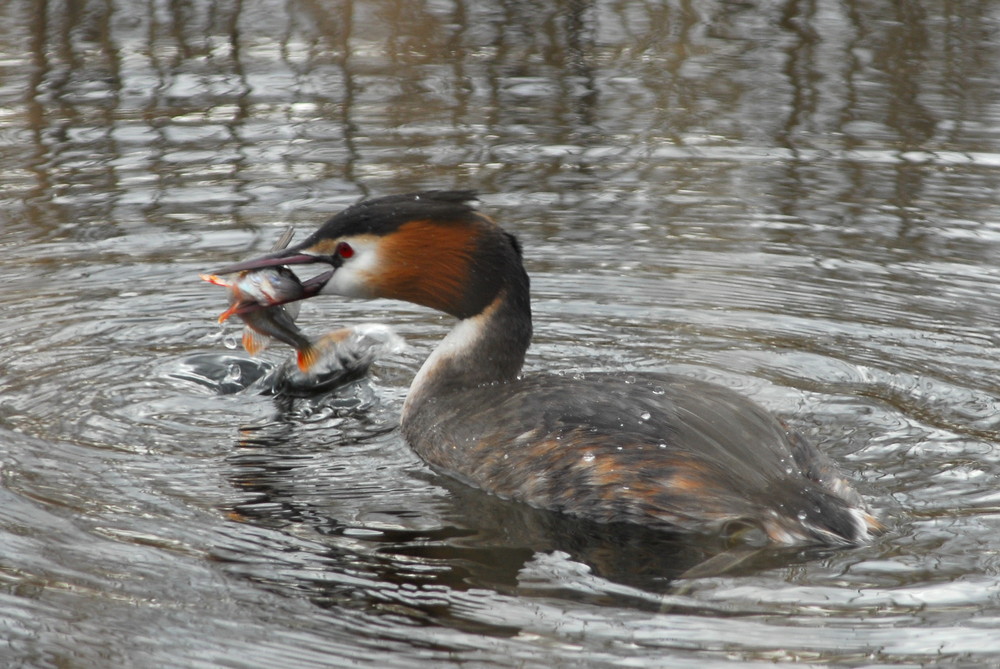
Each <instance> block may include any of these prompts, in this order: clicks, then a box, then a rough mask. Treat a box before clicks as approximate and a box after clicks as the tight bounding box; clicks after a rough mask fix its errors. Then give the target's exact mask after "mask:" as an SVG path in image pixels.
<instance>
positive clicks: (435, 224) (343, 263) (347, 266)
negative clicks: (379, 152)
mask: <svg viewBox="0 0 1000 669" xmlns="http://www.w3.org/2000/svg"><path fill="white" fill-rule="evenodd" d="M475 199H476V197H475V193H474V192H472V191H428V192H423V193H412V194H408V195H394V196H389V197H383V198H378V199H374V200H367V201H364V202H361V203H359V204H356V205H354V206H352V207H350V208H348V209H346V210H344V211H342V212H340V213H339V214H337V215H336V216H334V217H333V218H331V219H330V220H328V221H327V222H326V223H325V224H324V225H323V226H322V227H320V228H319V229H318V230H317V231H316V232H314V233H313V234H311V235H310V236H309V237H308V238H306V239H305V240H304V241H303V242H301V243H300V244H297V245H295V246H292V247H290V248H288V249H286V250H284V251H280V252H277V253H272V254H269V255H266V256H263V257H261V258H257V259H254V260H249V261H246V262H242V263H238V264H235V265H230V266H228V267H224V268H222V269H221V270H219V271H218V272H217V273H230V272H239V271H243V270H248V269H258V268H262V267H270V266H276V265H300V264H308V263H321V264H326V265H329V266H330V268H331V269H330V270H329V271H326V272H323V273H322V274H320V275H318V276H316V277H313V278H312V279H308V280H306V281H304V282H303V286H304V289H305V290H304V294H302V295H301V296H300V297H299V298H297V299H302V298H306V297H313V296H315V295H343V296H346V297H360V298H376V297H384V298H391V299H398V300H404V301H407V302H413V303H416V304H420V305H423V306H427V307H431V308H433V309H437V310H438V311H443V312H445V313H448V314H451V315H453V316H455V317H457V318H460V319H465V318H470V317H472V316H475V315H477V314H479V313H481V312H482V311H483V310H484V309H486V308H487V307H488V306H489V305H490V304H491V303H492V302H494V300H495V299H496V298H497V297H498V295H500V294H501V292H503V291H505V290H506V291H510V292H515V293H524V295H525V299H526V295H527V286H528V278H527V274H526V273H525V272H524V269H523V267H522V265H521V247H520V245H519V244H518V242H517V240H516V239H515V238H514V236H513V235H510V234H508V233H505V232H504V231H503V230H502V229H501V228H500V227H499V226H498V225H497V224H496V223H494V222H493V221H492V220H491V219H489V218H488V217H486V216H484V215H483V214H480V213H479V212H478V211H476V210H475V209H473V208H472V206H471V205H470V202H472V201H474V200H475Z"/></svg>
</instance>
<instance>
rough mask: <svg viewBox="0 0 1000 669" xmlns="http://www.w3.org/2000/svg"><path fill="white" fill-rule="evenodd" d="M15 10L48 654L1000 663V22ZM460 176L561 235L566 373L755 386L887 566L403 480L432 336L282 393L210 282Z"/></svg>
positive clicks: (18, 352)
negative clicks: (846, 475)
mask: <svg viewBox="0 0 1000 669" xmlns="http://www.w3.org/2000/svg"><path fill="white" fill-rule="evenodd" d="M0 20H2V24H3V25H4V26H6V27H7V28H8V29H7V30H6V31H0V75H2V76H0V144H2V149H0V151H2V154H3V157H4V175H3V179H2V183H0V202H2V203H3V205H4V206H3V207H0V224H2V226H3V230H4V236H3V242H2V243H3V246H4V250H5V251H6V254H5V259H6V262H5V263H4V264H3V265H2V266H0V277H2V278H3V279H4V286H5V288H4V290H3V291H2V292H0V304H3V312H4V314H5V316H7V317H6V318H4V319H2V320H0V344H2V345H0V389H2V392H0V441H2V442H3V444H4V447H3V449H2V451H3V452H2V454H0V484H2V485H0V498H2V500H0V501H2V504H0V544H2V545H3V546H4V547H5V550H4V551H2V553H3V554H2V555H0V612H2V615H0V629H2V630H3V635H4V638H5V639H9V640H10V641H9V649H10V652H11V653H13V655H14V657H15V660H19V661H21V662H22V663H24V664H29V665H32V666H50V665H54V664H64V665H73V666H107V665H109V664H118V665H122V666H130V665H140V666H207V665H210V664H214V665H219V664H229V665H232V664H234V663H235V664H238V665H239V666H278V665H281V666H287V665H289V664H299V665H302V666H307V665H309V664H312V665H315V666H321V665H322V664H324V663H327V664H329V663H331V662H334V663H335V662H337V661H341V662H343V663H346V662H347V661H349V660H353V659H356V658H358V657H370V658H371V662H372V663H373V664H377V665H378V666H385V667H395V666H398V667H404V666H405V667H412V666H414V665H421V664H423V665H425V666H441V665H442V664H445V663H448V662H456V661H459V662H467V663H472V664H476V663H478V664H481V665H483V666H507V665H516V664H521V665H524V666H540V665H552V664H558V663H570V662H578V663H590V664H598V665H599V664H601V663H603V664H604V665H607V666H617V665H621V664H629V663H632V664H642V663H656V662H662V661H664V658H668V661H670V662H671V663H672V664H677V665H679V666H682V665H683V664H685V663H688V664H691V665H693V666H699V667H701V666H706V665H707V664H711V663H713V662H714V663H720V664H721V663H723V662H727V661H730V660H732V659H736V660H738V661H744V662H753V661H756V660H765V661H768V662H771V661H774V660H788V661H795V660H803V661H813V662H819V663H828V662H840V663H848V664H905V663H909V664H926V663H928V662H934V663H942V662H949V661H950V662H955V663H962V662H964V663H971V664H977V665H981V664H991V663H995V662H994V660H995V658H997V657H1000V647H998V644H997V638H998V637H997V634H996V627H997V625H996V617H997V610H996V601H997V595H998V590H1000V586H998V582H997V578H996V574H997V573H998V563H997V559H996V555H998V554H1000V549H998V546H997V540H996V537H997V536H1000V534H998V532H997V530H998V523H997V519H998V517H1000V516H998V515H997V508H998V506H997V495H996V493H995V489H996V481H997V480H1000V460H998V458H997V450H996V443H997V441H998V440H997V435H998V429H1000V428H998V425H997V418H996V416H997V415H998V412H997V407H998V406H1000V395H998V393H997V389H996V379H997V378H998V377H1000V363H998V362H997V360H996V355H995V348H996V337H995V335H994V333H995V329H996V320H997V309H996V295H998V294H1000V275H998V274H997V272H996V269H995V265H996V261H995V259H996V257H997V246H998V244H1000V223H998V221H997V217H996V215H995V213H994V212H995V211H997V210H998V209H997V205H998V204H1000V202H998V195H997V193H998V192H1000V188H998V185H1000V184H998V173H1000V172H998V167H1000V133H998V130H997V129H998V128H1000V123H998V119H1000V107H998V105H997V99H996V91H995V88H996V86H995V82H996V81H997V80H998V79H1000V76H998V74H1000V73H998V71H997V70H998V64H1000V53H998V49H1000V42H998V40H997V39H996V37H995V36H996V34H997V28H998V27H1000V14H998V12H997V9H996V7H995V5H994V3H989V2H959V1H958V0H942V1H940V2H926V1H915V2H892V3H870V2H861V1H860V0H844V1H842V2H839V3H816V2H801V1H797V0H788V1H782V2H742V3H733V2H722V1H719V2H688V1H685V0H676V1H672V2H653V1H648V2H643V1H640V0H636V1H630V2H607V1H604V0H594V1H584V0H556V1H555V2H548V3H541V2H522V1H506V2H499V3H498V2H485V1H482V0H454V1H451V2H436V3H424V2H416V1H406V0H385V1H375V2H351V1H349V0H338V1H332V0H311V1H310V0H292V1H289V2H285V1H282V2H275V1H274V0H241V1H240V2H212V1H210V0H172V1H169V2H168V1H165V0H143V1H141V2H132V1H127V0H111V1H107V0H78V1H73V2H70V1H65V0H10V1H8V2H4V3H0ZM453 187H458V188H467V187H472V188H477V189H479V190H480V191H481V192H482V193H483V194H484V200H485V204H486V206H487V208H488V209H489V211H490V212H491V213H493V214H496V215H497V216H498V217H500V218H501V220H502V221H503V222H504V224H505V225H507V226H508V227H509V228H510V229H512V230H513V231H515V232H517V233H518V235H519V236H520V237H521V238H522V240H523V242H524V244H525V247H526V249H527V252H528V255H527V260H528V264H529V271H530V272H531V274H532V277H533V289H534V295H535V311H536V314H537V323H536V330H537V337H536V344H535V347H534V349H533V353H532V354H531V357H530V358H529V362H528V368H529V371H538V370H541V369H564V370H577V369H622V368H625V369H663V368H664V367H667V366H674V367H676V368H679V369H680V371H684V372H685V373H690V374H692V375H694V376H698V377H701V378H707V379H711V380H715V381H719V382H722V383H724V384H726V385H729V386H731V387H734V388H738V389H740V390H741V391H742V392H745V393H747V394H750V395H752V396H753V397H754V398H756V399H758V400H760V401H761V402H763V403H764V404H766V405H767V406H768V407H770V408H772V409H774V410H775V411H777V412H778V413H780V414H782V415H783V416H787V417H788V418H789V420H790V421H792V422H793V423H794V424H795V425H796V427H799V428H801V429H802V430H803V431H805V432H806V433H807V434H808V435H809V436H810V437H812V438H813V439H815V440H816V441H818V442H820V443H821V444H822V445H823V446H824V447H825V448H826V449H827V450H829V451H830V452H831V453H832V454H833V455H834V456H835V458H836V459H837V460H839V461H841V462H842V463H843V464H844V465H845V467H846V468H847V469H848V470H850V471H851V472H853V473H854V474H855V476H856V477H857V478H859V479H860V480H861V482H862V484H863V486H864V490H865V492H866V494H868V496H869V498H870V499H871V500H872V501H873V503H874V504H875V506H877V507H878V508H879V509H880V510H881V511H883V512H884V513H885V514H886V515H887V516H888V517H889V519H890V523H891V525H892V532H891V533H890V535H889V536H888V537H886V538H885V539H884V540H882V541H880V542H877V543H876V544H874V545H873V546H871V547H867V548H864V549H861V550H858V551H847V552H840V553H836V554H830V555H820V556H815V555H803V556H800V555H791V556H785V555H778V556H770V557H767V558H765V559H764V560H763V561H761V562H758V563H753V562H751V563H748V564H747V565H746V566H747V568H746V570H743V571H739V572H737V573H735V574H727V575H722V576H716V577H713V578H698V579H689V580H688V581H687V582H686V585H685V586H684V588H675V587H674V586H673V585H670V577H671V576H673V575H674V574H676V573H677V572H679V571H683V569H685V568H686V565H682V564H675V561H674V560H673V557H678V559H679V560H680V561H681V562H683V561H684V560H686V559H687V556H675V551H673V550H672V548H671V547H669V546H668V547H663V548H662V549H661V547H660V546H656V544H657V542H658V541H659V540H665V539H664V538H658V539H657V540H656V541H652V540H651V539H650V538H648V537H642V538H637V537H621V536H614V537H612V538H611V539H610V540H607V539H608V535H602V534H601V533H594V532H591V531H590V530H589V529H587V528H581V527H577V526H574V524H573V523H566V522H564V521H565V519H557V518H553V517H550V516H546V515H545V514H536V513H534V512H531V511H529V510H525V509H518V508H514V507H511V506H509V505H505V504H499V503H497V502H496V501H495V500H490V499H489V498H482V497H479V496H477V495H475V494H471V493H470V492H469V491H465V490H463V489H461V488H459V487H453V486H450V485H449V484H448V482H447V481H444V480H442V479H440V478H438V477H436V476H434V475H433V473H431V472H430V471H428V470H427V468H426V467H424V466H423V464H422V463H421V462H420V461H419V460H417V459H416V457H415V456H414V455H413V454H412V453H411V452H410V451H409V450H408V449H407V448H406V446H405V444H403V443H402V441H401V440H400V439H399V437H398V433H397V432H396V431H395V430H394V427H395V423H396V421H397V420H398V411H399V406H400V405H401V402H402V397H403V395H404V393H405V389H406V387H407V385H408V383H409V380H410V378H411V377H412V374H413V372H414V370H415V369H416V367H417V366H418V365H419V362H420V359H421V357H422V355H423V353H424V352H426V350H427V349H428V348H429V347H430V346H431V345H432V344H433V343H434V342H435V341H437V340H438V339H439V338H440V336H441V335H442V333H443V331H444V328H445V325H446V323H444V322H443V321H441V320H440V319H438V318H437V317H436V316H432V315H428V314H427V313H425V312H421V311H419V310H414V309H411V308H409V307H406V306H400V305H393V304H378V305H358V304H354V303H346V302H345V303H336V305H331V306H330V307H329V310H328V311H327V312H326V313H324V314H322V315H320V314H318V313H316V312H308V311H307V312H306V313H305V314H304V315H303V317H302V319H303V322H304V323H306V324H308V325H309V326H310V327H315V328H316V329H317V330H319V329H320V328H321V327H322V328H328V329H332V328H336V327H342V326H344V325H349V324H354V323H361V322H371V321H372V320H378V321H380V322H386V323H391V324H393V325H394V326H397V327H399V328H401V330H402V334H403V335H404V336H405V337H406V339H407V341H409V342H410V343H411V344H412V345H413V346H414V351H413V352H410V353H405V354H400V355H399V356H398V357H396V358H394V359H390V360H381V361H379V362H378V363H376V364H374V365H373V366H372V371H371V373H370V374H369V375H368V376H366V377H365V378H364V379H361V380H357V381H353V382H351V383H348V384H347V385H344V386H343V387H341V388H340V389H339V390H338V391H337V392H335V393H332V394H326V395H324V396H322V397H295V398H292V397H289V396H288V395H287V394H285V395H282V394H280V393H279V395H278V396H275V395H274V394H273V393H272V394H268V393H269V391H270V390H273V388H271V386H270V382H269V381H268V380H267V379H268V375H269V374H272V373H273V371H274V369H276V368H277V366H278V365H280V364H281V360H282V359H281V357H279V356H277V355H276V354H272V357H270V358H267V359H266V360H265V361H264V362H257V361H253V362H251V361H247V360H246V358H244V357H243V356H242V355H237V354H235V353H231V352H228V351H227V350H226V349H225V347H224V346H223V344H222V340H223V337H224V335H221V334H220V333H219V332H218V330H217V328H216V327H215V325H214V324H213V319H214V317H215V316H216V315H217V314H218V312H219V310H220V309H221V305H220V304H219V303H218V301H217V300H218V295H217V294H216V293H213V292H212V291H205V290H204V289H203V288H202V286H200V285H198V283H199V282H198V280H197V273H198V272H200V271H204V270H205V269H209V268H211V267H216V266H218V264H219V261H220V259H223V258H224V259H226V260H232V259H236V258H239V257H243V256H244V255H245V254H248V253H252V252H258V251H262V250H264V249H265V248H266V247H267V246H269V245H270V243H271V241H272V240H273V239H274V238H275V237H276V236H277V229H278V228H279V227H284V226H285V225H287V224H288V223H296V224H298V225H299V228H300V229H301V230H308V229H312V228H313V227H314V226H315V225H317V224H318V223H320V222H321V221H322V220H323V219H324V218H325V217H327V216H328V215H330V214H331V213H333V212H334V211H337V210H339V209H340V208H342V206H344V205H345V204H347V203H350V202H353V201H354V200H356V199H357V198H358V197H360V196H364V195H383V194H388V193H394V192H401V191H406V190H415V189H420V188H453ZM234 370H236V371H238V372H239V373H238V374H236V373H235V371H234ZM247 384H249V385H247ZM239 426H245V427H246V429H245V430H244V431H243V432H239V431H238V430H239ZM602 537H603V538H602ZM626 545H627V546H628V550H625V549H624V546H626ZM654 546H655V547H656V548H657V551H654V554H653V555H647V554H644V550H643V549H645V548H647V547H654ZM664 556H668V557H670V558H671V559H665V557H664ZM696 558H697V556H695V558H694V559H693V561H694V562H697V559H696ZM317 605H318V606H317ZM151 629H155V630H157V634H155V635H151V634H150V633H149V630H151ZM790 629H793V630H795V631H796V632H799V631H806V632H807V633H802V634H798V633H796V634H789V630H790ZM234 658H235V659H234Z"/></svg>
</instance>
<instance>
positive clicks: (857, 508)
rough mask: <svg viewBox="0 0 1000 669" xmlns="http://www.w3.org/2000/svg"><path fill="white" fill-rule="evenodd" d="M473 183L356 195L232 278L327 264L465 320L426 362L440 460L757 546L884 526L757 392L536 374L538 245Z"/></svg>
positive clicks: (508, 492) (559, 502)
mask: <svg viewBox="0 0 1000 669" xmlns="http://www.w3.org/2000/svg"><path fill="white" fill-rule="evenodd" d="M473 200H475V193H474V192H472V191H430V192H423V193H413V194H409V195H396V196H390V197H383V198H378V199H373V200H368V201H364V202H361V203H359V204H356V205H354V206H352V207H350V208H348V209H346V210H345V211H342V212H341V213H339V214H337V215H336V216H334V217H333V218H331V219H330V220H329V221H327V222H326V223H325V224H324V225H323V226H322V227H321V228H319V230H317V231H316V232H314V233H313V234H312V235H310V236H309V237H308V238H307V239H306V240H305V241H303V242H302V243H300V244H297V245H295V246H293V247H291V248H288V249H286V250H284V251H280V252H276V253H272V254H269V255H266V256H263V257H261V258H258V259H256V260H250V261H247V262H241V263H237V264H235V265H231V266H229V267H225V268H223V269H221V270H219V271H218V273H220V274H222V273H231V272H240V271H244V270H253V269H258V268H263V267H271V266H276V265H299V264H306V263H318V264H323V265H328V266H329V270H328V271H325V272H323V273H322V274H320V275H318V276H316V277H313V278H312V279H309V280H306V281H305V282H304V286H305V296H306V297H312V296H314V295H317V294H326V295H342V296H347V297H360V298H380V297H381V298H393V299H398V300H405V301H408V302H413V303H416V304H420V305H424V306H427V307H431V308H433V309H437V310H438V311H443V312H445V313H447V314H450V315H452V316H454V317H456V318H457V319H459V321H458V324H457V325H456V326H455V327H454V329H452V331H451V332H450V333H449V334H448V335H447V336H446V337H445V338H444V340H443V341H442V342H441V343H440V345H438V346H437V348H436V349H434V351H433V352H432V353H431V354H430V356H429V357H428V358H427V360H426V361H425V362H424V364H423V366H421V368H420V371H419V372H418V373H417V375H416V377H415V378H414V380H413V384H412V385H411V386H410V391H409V394H408V395H407V398H406V401H405V403H404V405H403V414H402V421H401V424H402V431H403V434H404V436H405V437H406V440H407V441H408V442H409V444H410V446H411V447H412V448H413V450H414V451H416V453H417V454H419V455H420V457H422V458H423V459H424V460H425V461H427V462H428V463H429V464H430V465H432V466H433V467H434V468H436V469H437V470H438V471H440V472H442V473H444V474H447V475H449V476H451V477H454V478H455V479H458V480H459V481H462V482H464V483H466V484H468V485H471V486H474V487H476V488H480V489H482V490H485V491H487V492H490V493H493V494H495V495H498V496H500V497H502V498H507V499H511V500H517V501H520V502H524V503H527V504H530V505H532V506H534V507H538V508H543V509H549V510H553V511H559V512H563V513H566V514H570V515H573V516H577V517H582V518H586V519H589V520H593V521H597V522H602V523H619V522H624V523H636V524H640V525H644V526H646V527H654V528H662V529H664V530H668V531H673V532H684V533H689V532H690V533H699V534H708V535H716V536H725V537H731V536H736V537H743V538H745V539H746V540H748V541H751V542H752V543H757V542H760V541H770V542H773V543H777V544H797V543H819V544H828V545H837V544H857V543H861V542H864V541H865V540H866V539H867V538H868V537H869V535H870V534H871V533H874V532H877V531H878V530H879V529H880V525H879V523H878V521H877V520H876V519H875V518H874V517H872V516H871V515H870V514H869V513H868V512H867V511H866V510H865V508H864V506H863V504H862V502H861V500H860V497H859V495H858V494H857V493H856V492H855V491H854V490H853V489H852V488H851V487H850V485H849V484H848V483H847V482H846V481H845V480H843V479H842V478H841V477H840V476H839V474H838V473H837V469H836V467H835V466H834V465H833V463H832V462H831V461H830V460H829V459H828V458H827V457H826V456H825V455H824V454H822V453H821V452H820V451H819V450H817V449H816V447H814V446H813V445H812V444H810V443H809V442H808V441H806V440H805V439H804V438H802V437H801V436H800V435H798V434H797V433H796V432H794V431H793V430H791V429H790V428H789V427H788V426H786V425H785V424H784V423H782V422H781V421H780V420H778V419H777V418H775V417H774V416H772V415H771V414H770V413H768V412H767V411H765V410H764V409H763V408H761V407H759V406H758V405H757V404H755V403H753V402H752V401H750V400H748V399H746V398H744V397H742V396H740V395H738V394H736V393H734V392H732V391H730V390H728V389H726V388H723V387H720V386H717V385H713V384H710V383H706V382H703V381H698V380H694V379H690V378H685V377H683V376H676V375H673V374H659V373H653V374H649V373H631V374H629V375H628V376H622V375H619V374H615V373H592V374H585V375H582V376H577V375H574V376H572V377H570V376H558V375H538V376H529V377H521V376H519V374H520V371H521V366H522V364H523V362H524V355H525V351H526V350H527V348H528V345H529V343H530V341H531V306H530V302H529V294H528V293H529V290H528V275H527V273H526V272H525V270H524V267H523V265H522V262H521V247H520V244H519V243H518V241H517V240H516V239H515V237H514V236H513V235H511V234H508V233H507V232H505V231H504V230H503V229H501V228H500V226H498V225H497V224H496V223H494V222H493V221H492V220H491V219H490V218H488V217H487V216H485V215H483V214H481V213H479V212H478V211H476V210H475V209H473V208H472V206H470V202H471V201H473Z"/></svg>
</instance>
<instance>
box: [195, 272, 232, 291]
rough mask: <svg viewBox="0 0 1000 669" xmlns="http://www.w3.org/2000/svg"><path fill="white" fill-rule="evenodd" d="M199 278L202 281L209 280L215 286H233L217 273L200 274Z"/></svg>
mask: <svg viewBox="0 0 1000 669" xmlns="http://www.w3.org/2000/svg"><path fill="white" fill-rule="evenodd" d="M198 278H199V279H201V280H202V281H208V282H209V283H211V284H213V285H215V286H224V287H226V288H229V287H231V286H232V284H231V283H229V282H228V281H226V280H225V279H223V278H222V277H219V276H216V275H215V274H199V275H198Z"/></svg>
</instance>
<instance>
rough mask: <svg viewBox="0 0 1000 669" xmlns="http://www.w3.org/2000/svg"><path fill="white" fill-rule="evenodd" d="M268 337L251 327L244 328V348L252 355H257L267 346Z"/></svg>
mask: <svg viewBox="0 0 1000 669" xmlns="http://www.w3.org/2000/svg"><path fill="white" fill-rule="evenodd" d="M267 344H268V337H265V336H264V335H262V334H260V333H259V332H254V331H253V330H251V329H250V328H246V329H245V330H243V348H244V350H246V352H247V353H249V354H250V355H257V354H258V353H260V352H261V351H263V350H264V349H265V348H267Z"/></svg>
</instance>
